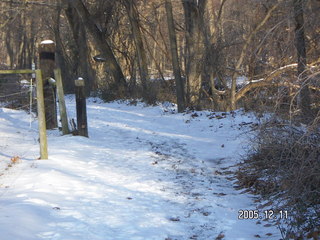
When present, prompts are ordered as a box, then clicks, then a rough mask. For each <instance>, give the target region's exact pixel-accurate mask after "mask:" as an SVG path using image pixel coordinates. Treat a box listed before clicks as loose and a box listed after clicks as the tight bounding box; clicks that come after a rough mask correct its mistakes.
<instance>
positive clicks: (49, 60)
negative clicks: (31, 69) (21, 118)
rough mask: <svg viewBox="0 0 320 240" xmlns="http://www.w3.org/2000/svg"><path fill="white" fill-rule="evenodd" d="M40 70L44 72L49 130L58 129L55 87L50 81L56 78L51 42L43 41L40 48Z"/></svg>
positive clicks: (53, 49)
mask: <svg viewBox="0 0 320 240" xmlns="http://www.w3.org/2000/svg"><path fill="white" fill-rule="evenodd" d="M39 55H40V64H39V65H40V69H41V72H42V80H43V89H44V90H43V91H44V103H45V115H46V126H47V129H53V128H57V127H58V121H57V104H56V93H55V87H53V86H52V85H50V84H49V82H48V80H49V79H50V78H54V72H53V70H54V67H55V44H54V42H53V41H51V40H46V41H42V42H41V43H40V47H39Z"/></svg>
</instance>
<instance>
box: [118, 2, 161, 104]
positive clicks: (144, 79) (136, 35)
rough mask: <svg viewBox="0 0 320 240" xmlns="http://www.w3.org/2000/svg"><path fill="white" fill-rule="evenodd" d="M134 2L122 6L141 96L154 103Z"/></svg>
mask: <svg viewBox="0 0 320 240" xmlns="http://www.w3.org/2000/svg"><path fill="white" fill-rule="evenodd" d="M135 3H136V1H134V0H125V1H124V5H125V8H126V10H127V13H128V17H129V21H130V25H131V28H132V33H133V39H134V43H135V46H136V51H137V56H138V66H139V74H140V79H141V84H142V96H143V98H144V99H145V100H146V101H147V102H149V103H152V102H154V100H155V98H154V95H153V94H152V92H150V88H149V87H148V80H149V73H148V63H147V56H146V52H145V48H144V44H143V40H142V33H141V30H140V25H139V24H140V23H139V13H138V12H137V6H136V4H135Z"/></svg>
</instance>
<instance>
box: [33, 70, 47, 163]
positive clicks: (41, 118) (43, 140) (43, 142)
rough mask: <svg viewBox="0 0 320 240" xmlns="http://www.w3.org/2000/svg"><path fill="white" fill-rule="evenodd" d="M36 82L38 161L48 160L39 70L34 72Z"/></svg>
mask: <svg viewBox="0 0 320 240" xmlns="http://www.w3.org/2000/svg"><path fill="white" fill-rule="evenodd" d="M35 72H36V81H37V105H38V121H39V139H40V159H48V144H47V132H46V131H47V130H46V117H45V107H44V97H43V80H42V76H41V70H36V71H35Z"/></svg>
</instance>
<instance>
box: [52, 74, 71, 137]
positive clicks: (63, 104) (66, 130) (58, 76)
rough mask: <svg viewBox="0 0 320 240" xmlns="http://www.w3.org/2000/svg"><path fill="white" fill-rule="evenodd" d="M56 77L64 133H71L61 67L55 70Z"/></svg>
mask: <svg viewBox="0 0 320 240" xmlns="http://www.w3.org/2000/svg"><path fill="white" fill-rule="evenodd" d="M54 77H55V80H56V85H57V92H58V99H59V111H60V119H61V126H62V134H63V135H66V134H69V126H68V116H67V109H66V102H65V100H64V91H63V86H62V78H61V69H60V68H57V69H55V70H54Z"/></svg>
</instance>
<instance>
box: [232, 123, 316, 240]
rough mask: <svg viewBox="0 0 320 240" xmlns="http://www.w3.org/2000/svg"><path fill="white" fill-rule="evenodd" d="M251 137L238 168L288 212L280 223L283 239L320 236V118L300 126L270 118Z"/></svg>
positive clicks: (243, 180) (245, 180)
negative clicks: (318, 120) (319, 120)
mask: <svg viewBox="0 0 320 240" xmlns="http://www.w3.org/2000/svg"><path fill="white" fill-rule="evenodd" d="M252 142H253V143H254V145H252V146H251V148H250V150H249V154H248V155H247V156H246V158H245V159H244V161H243V163H242V164H241V165H240V168H239V171H238V173H237V177H238V180H239V183H240V185H241V186H242V187H245V188H249V189H250V190H251V191H252V192H253V193H256V194H259V195H260V196H261V198H262V199H265V200H268V201H271V202H272V207H273V208H275V209H278V210H284V209H285V210H287V211H288V214H289V217H288V218H287V219H282V222H281V223H279V226H280V230H281V233H282V236H283V238H284V239H304V238H308V239H309V238H312V239H320V235H319V230H320V125H319V122H316V121H315V122H314V123H313V124H311V125H309V126H299V127H298V126H295V125H294V124H292V123H289V122H288V121H285V120H270V121H268V122H266V123H264V124H262V125H261V126H260V128H259V129H258V130H257V132H256V134H255V136H254V137H253V139H252ZM281 226H282V227H281ZM284 226H285V227H284Z"/></svg>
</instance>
